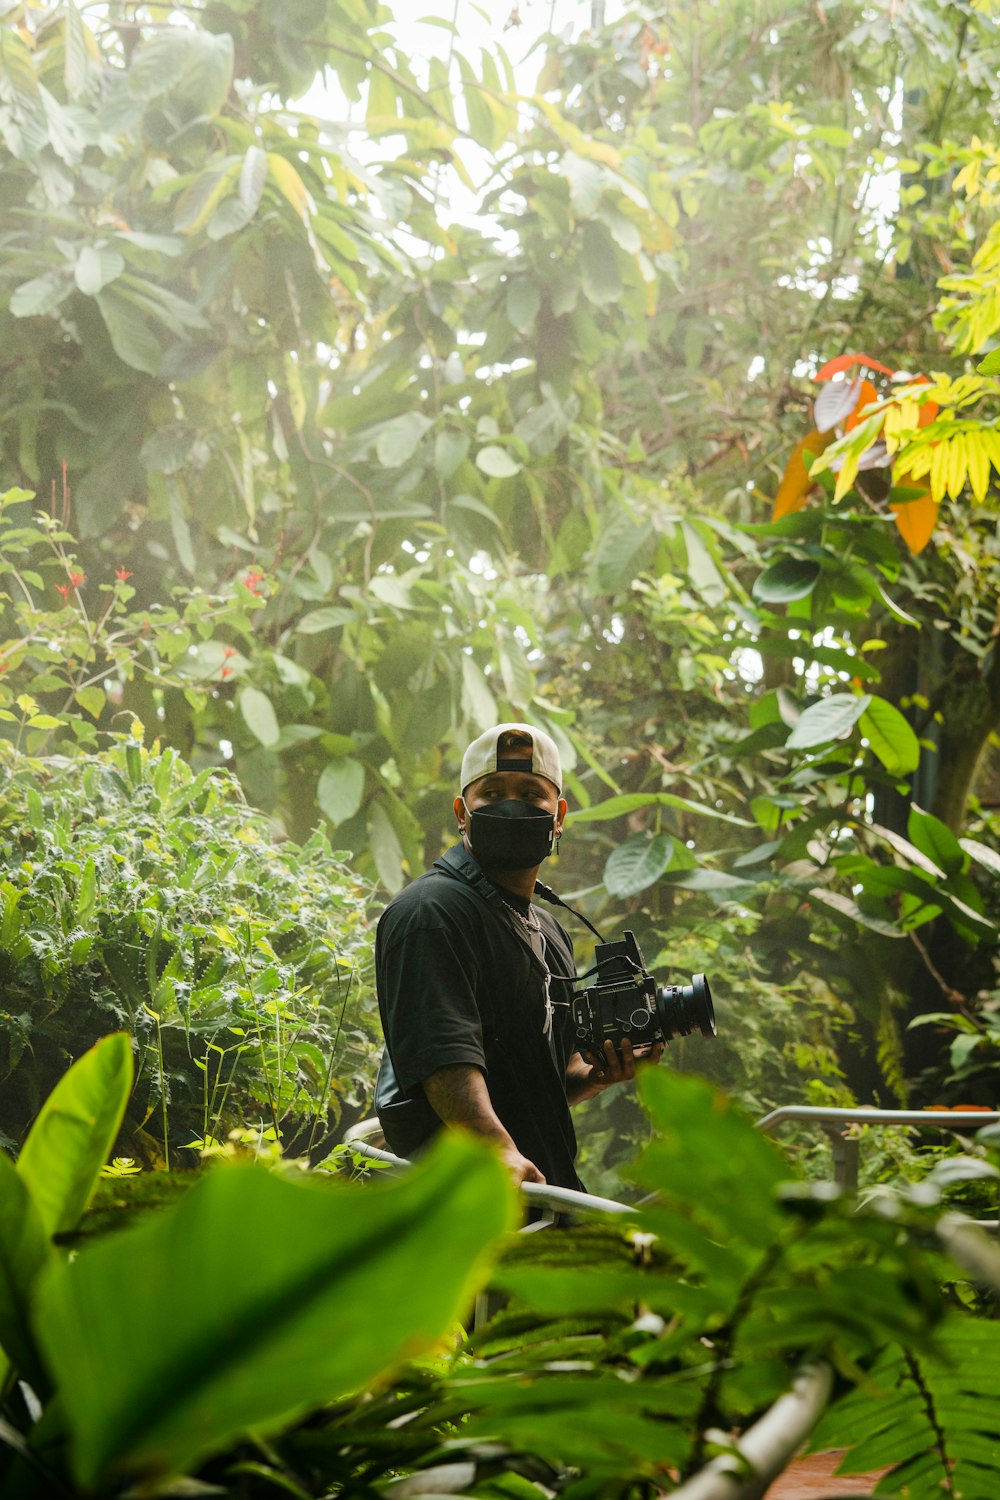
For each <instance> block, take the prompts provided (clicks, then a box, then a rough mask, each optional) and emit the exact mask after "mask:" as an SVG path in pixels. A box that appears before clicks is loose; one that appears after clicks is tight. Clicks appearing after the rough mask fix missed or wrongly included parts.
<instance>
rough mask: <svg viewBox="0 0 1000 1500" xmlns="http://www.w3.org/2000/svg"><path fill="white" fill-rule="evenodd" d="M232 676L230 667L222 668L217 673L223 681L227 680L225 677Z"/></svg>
mask: <svg viewBox="0 0 1000 1500" xmlns="http://www.w3.org/2000/svg"><path fill="white" fill-rule="evenodd" d="M232 675H233V669H232V667H223V668H221V670H220V672H219V676H220V678H222V679H223V680H224V679H225V678H227V677H232Z"/></svg>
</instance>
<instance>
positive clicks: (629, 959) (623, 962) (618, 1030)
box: [570, 932, 716, 1057]
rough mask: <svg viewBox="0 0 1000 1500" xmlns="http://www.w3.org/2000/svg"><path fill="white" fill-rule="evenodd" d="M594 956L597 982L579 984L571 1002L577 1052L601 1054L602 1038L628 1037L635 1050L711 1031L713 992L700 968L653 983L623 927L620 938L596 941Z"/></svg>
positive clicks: (632, 936) (617, 1040)
mask: <svg viewBox="0 0 1000 1500" xmlns="http://www.w3.org/2000/svg"><path fill="white" fill-rule="evenodd" d="M594 956H595V959H596V968H597V979H596V981H595V983H594V984H592V985H589V986H588V988H587V989H585V990H578V991H577V993H576V994H575V995H574V996H573V998H572V1001H571V1002H570V1014H571V1016H572V1019H573V1027H574V1030H575V1032H576V1044H577V1047H578V1048H579V1050H580V1051H581V1052H591V1053H594V1054H595V1055H596V1056H597V1057H601V1056H603V1054H604V1043H605V1042H607V1041H612V1042H614V1044H615V1047H616V1048H619V1047H620V1046H621V1043H622V1042H623V1041H624V1040H625V1038H626V1037H628V1039H629V1041H630V1042H631V1044H632V1047H633V1050H638V1049H639V1048H647V1047H649V1046H651V1045H652V1044H653V1043H655V1042H668V1041H670V1039H671V1037H675V1036H688V1035H689V1034H690V1033H691V1032H692V1031H700V1032H701V1034H702V1036H715V1034H716V1031H715V1011H714V1009H713V1006H712V992H711V990H710V989H709V987H708V980H707V979H706V978H705V976H704V974H694V975H693V976H692V978H691V983H690V984H689V985H676V984H668V985H657V983H656V980H655V979H654V978H653V976H652V974H650V973H648V972H647V970H646V966H645V964H644V963H643V958H642V954H641V952H640V951H639V944H638V943H637V942H636V940H635V934H634V933H633V932H626V933H625V936H624V938H623V939H622V940H621V942H617V943H598V944H597V945H596V948H595V953H594Z"/></svg>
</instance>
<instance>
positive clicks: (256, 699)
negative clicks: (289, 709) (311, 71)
mask: <svg viewBox="0 0 1000 1500" xmlns="http://www.w3.org/2000/svg"><path fill="white" fill-rule="evenodd" d="M240 713H241V714H242V715H243V718H244V721H245V723H246V726H247V728H248V729H249V730H250V731H251V733H252V734H253V735H254V737H255V738H256V739H258V740H259V741H260V743H261V744H262V745H263V746H264V747H265V748H266V749H271V748H272V747H273V746H275V745H276V744H277V743H278V741H279V739H280V738H281V726H280V724H279V723H278V716H277V714H276V713H275V711H274V705H273V704H272V702H271V700H270V698H269V697H268V696H267V694H266V693H262V692H261V690H260V688H255V687H245V688H244V689H243V691H242V692H241V693H240Z"/></svg>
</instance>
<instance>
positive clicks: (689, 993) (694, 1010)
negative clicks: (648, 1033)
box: [656, 974, 716, 1037]
mask: <svg viewBox="0 0 1000 1500" xmlns="http://www.w3.org/2000/svg"><path fill="white" fill-rule="evenodd" d="M656 1010H657V1014H658V1015H659V1018H660V1025H661V1026H662V1028H663V1033H664V1035H665V1036H667V1037H672V1036H690V1034H691V1032H692V1031H700V1032H701V1034H702V1036H715V1035H716V1031H715V1008H714V1006H713V1005H712V991H711V990H710V989H709V987H708V980H707V979H706V978H705V976H704V974H692V976H691V983H690V984H665V985H661V987H660V988H659V989H658V990H657V992H656Z"/></svg>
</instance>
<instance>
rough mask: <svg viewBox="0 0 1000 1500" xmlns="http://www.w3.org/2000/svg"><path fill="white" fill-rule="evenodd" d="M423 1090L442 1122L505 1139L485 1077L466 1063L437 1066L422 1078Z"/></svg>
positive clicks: (500, 1139) (506, 1135) (504, 1131)
mask: <svg viewBox="0 0 1000 1500" xmlns="http://www.w3.org/2000/svg"><path fill="white" fill-rule="evenodd" d="M424 1093H425V1094H426V1095H427V1098H428V1101H429V1103H430V1106H431V1108H432V1109H433V1111H434V1113H435V1114H436V1115H437V1116H438V1117H439V1118H440V1119H442V1120H444V1122H445V1124H446V1125H464V1126H465V1127H466V1129H467V1130H474V1131H476V1133H477V1134H478V1135H488V1136H492V1137H494V1139H496V1140H498V1141H501V1142H504V1143H507V1142H509V1141H510V1136H509V1135H508V1134H507V1131H506V1130H505V1129H504V1128H503V1126H502V1125H501V1123H500V1121H499V1119H498V1118H497V1114H496V1111H495V1110H494V1108H493V1104H492V1101H491V1099H490V1093H489V1089H488V1088H487V1087H486V1079H485V1078H484V1077H483V1075H482V1073H481V1072H480V1071H479V1069H478V1068H476V1067H473V1066H471V1065H470V1064H468V1063H456V1064H455V1065H454V1066H453V1067H448V1068H438V1070H437V1072H436V1073H432V1074H431V1076H430V1077H429V1078H425V1079H424Z"/></svg>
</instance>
